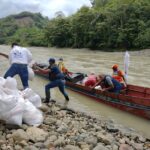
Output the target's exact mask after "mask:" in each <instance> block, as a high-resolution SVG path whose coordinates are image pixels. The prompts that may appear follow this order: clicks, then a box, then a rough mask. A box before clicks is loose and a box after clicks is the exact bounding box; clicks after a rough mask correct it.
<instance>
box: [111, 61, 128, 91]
mask: <svg viewBox="0 0 150 150" xmlns="http://www.w3.org/2000/svg"><path fill="white" fill-rule="evenodd" d="M112 69H113V74H112V77H113V78H114V79H116V80H117V81H119V82H120V83H121V84H122V85H123V88H125V87H126V86H127V84H126V80H125V76H124V73H123V71H121V70H119V69H118V65H117V64H115V65H113V66H112Z"/></svg>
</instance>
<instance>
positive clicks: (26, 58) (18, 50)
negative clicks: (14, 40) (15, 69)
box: [9, 46, 32, 64]
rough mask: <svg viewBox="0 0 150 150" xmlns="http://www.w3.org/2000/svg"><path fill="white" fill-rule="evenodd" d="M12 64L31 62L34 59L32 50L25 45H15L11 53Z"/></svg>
mask: <svg viewBox="0 0 150 150" xmlns="http://www.w3.org/2000/svg"><path fill="white" fill-rule="evenodd" d="M9 61H10V64H13V63H17V64H29V63H30V62H31V61H32V54H31V52H30V51H29V50H28V49H27V48H24V47H20V46H14V47H13V48H12V49H11V52H10V54H9Z"/></svg>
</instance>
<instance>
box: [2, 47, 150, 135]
mask: <svg viewBox="0 0 150 150" xmlns="http://www.w3.org/2000/svg"><path fill="white" fill-rule="evenodd" d="M29 49H30V50H31V52H32V54H33V59H34V60H35V61H36V62H39V63H48V59H49V58H50V57H54V58H56V59H57V58H60V57H63V59H64V62H65V66H66V67H67V68H68V69H69V70H70V71H73V72H84V73H87V74H88V73H91V72H95V73H96V74H98V73H107V74H112V69H111V66H112V65H113V64H116V63H117V64H118V65H119V68H120V69H122V70H123V59H124V53H122V52H100V51H91V50H87V49H58V48H43V47H29ZM9 51H10V46H5V45H1V46H0V52H3V53H6V54H9ZM129 54H130V66H129V76H128V83H129V84H136V85H140V86H145V87H150V77H149V75H150V50H144V51H135V52H129ZM8 67H9V63H8V61H7V59H6V58H3V57H2V56H0V76H3V75H4V73H5V71H6V69H7V68H8ZM16 79H17V80H18V83H19V85H18V87H19V88H22V85H21V84H20V79H19V78H18V77H16ZM47 82H48V81H47V80H46V79H43V78H41V77H38V76H35V78H34V80H33V81H30V83H29V84H30V87H31V88H32V89H33V90H34V91H36V92H37V93H38V94H39V95H40V96H41V97H44V85H45V84H46V83H47ZM67 91H68V93H69V96H70V101H69V104H68V107H70V108H74V109H76V110H79V111H82V112H85V113H88V114H92V115H94V116H96V117H99V118H101V119H111V120H113V121H114V122H116V123H118V124H122V125H124V126H125V127H129V128H133V129H135V130H137V131H138V132H140V133H141V134H142V135H144V136H148V137H150V132H149V129H150V121H149V120H146V119H142V118H140V117H137V116H135V115H132V114H129V113H126V112H123V111H120V110H118V109H115V108H112V107H109V106H107V105H104V104H102V103H98V102H96V101H93V100H91V99H90V98H88V97H86V96H83V95H80V94H77V93H75V92H73V91H70V90H67ZM51 94H52V97H53V98H54V99H55V100H56V101H57V103H60V104H63V103H64V97H63V96H62V95H61V94H60V93H59V91H58V89H57V88H56V89H53V90H52V91H51Z"/></svg>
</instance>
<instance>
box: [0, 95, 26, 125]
mask: <svg viewBox="0 0 150 150" xmlns="http://www.w3.org/2000/svg"><path fill="white" fill-rule="evenodd" d="M24 107H25V103H24V100H23V99H22V98H18V97H15V96H12V95H10V96H5V97H4V98H3V99H0V119H2V120H4V121H6V123H9V124H15V125H22V115H23V111H24Z"/></svg>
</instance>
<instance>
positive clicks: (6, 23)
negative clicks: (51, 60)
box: [0, 0, 150, 50]
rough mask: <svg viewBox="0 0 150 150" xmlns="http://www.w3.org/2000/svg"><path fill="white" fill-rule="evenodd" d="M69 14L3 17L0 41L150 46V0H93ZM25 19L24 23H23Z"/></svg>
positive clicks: (42, 44) (121, 46)
mask: <svg viewBox="0 0 150 150" xmlns="http://www.w3.org/2000/svg"><path fill="white" fill-rule="evenodd" d="M91 3H92V7H86V6H83V7H82V8H80V9H79V10H78V11H77V12H76V13H75V14H73V15H71V16H69V17H65V16H64V14H63V12H57V13H56V17H55V18H53V19H51V20H48V19H47V18H44V17H42V16H41V15H40V14H32V13H27V12H24V13H21V14H19V15H14V16H9V17H7V18H4V19H1V20H0V44H4V43H5V44H9V43H11V42H12V41H16V42H19V43H21V44H24V45H30V46H52V47H53V46H56V47H74V48H90V49H105V50H110V49H121V50H123V49H139V48H140V49H142V48H149V47H150V0H92V1H91ZM22 22H23V23H22Z"/></svg>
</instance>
